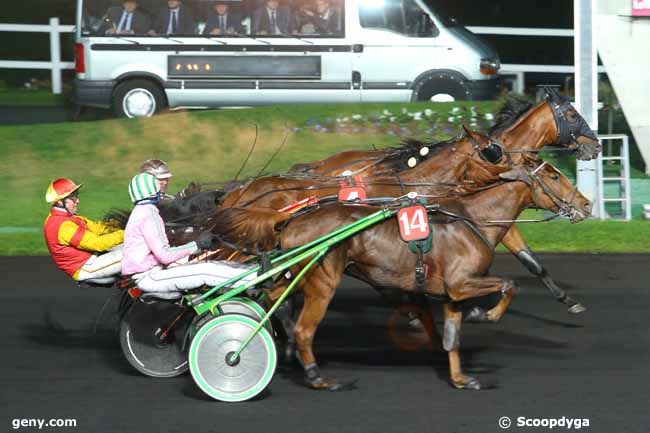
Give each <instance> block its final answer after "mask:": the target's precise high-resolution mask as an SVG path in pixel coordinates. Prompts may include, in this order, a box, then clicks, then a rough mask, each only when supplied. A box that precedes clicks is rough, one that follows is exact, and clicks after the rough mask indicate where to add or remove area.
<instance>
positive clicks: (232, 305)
mask: <svg viewBox="0 0 650 433" xmlns="http://www.w3.org/2000/svg"><path fill="white" fill-rule="evenodd" d="M219 307H220V308H221V311H223V312H224V314H231V313H235V314H243V315H244V316H250V317H252V318H254V319H255V320H257V321H261V320H262V317H264V316H265V315H266V311H264V309H263V308H262V307H260V305H259V304H258V303H257V302H255V301H253V300H252V299H248V298H239V297H235V298H230V299H228V300H227V301H224V302H222V303H220V304H219ZM264 327H265V328H266V330H267V331H269V333H270V334H271V335H273V325H271V321H270V320H267V321H266V323H265V324H264Z"/></svg>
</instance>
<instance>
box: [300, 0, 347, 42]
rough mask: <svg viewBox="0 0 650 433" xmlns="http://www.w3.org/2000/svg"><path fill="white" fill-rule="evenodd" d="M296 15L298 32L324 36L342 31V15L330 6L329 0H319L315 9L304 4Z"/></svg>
mask: <svg viewBox="0 0 650 433" xmlns="http://www.w3.org/2000/svg"><path fill="white" fill-rule="evenodd" d="M295 17H296V18H295V21H296V24H297V26H296V31H297V33H301V34H310V33H315V34H319V35H323V36H329V35H337V34H340V33H341V16H340V14H339V13H338V12H337V11H336V10H334V9H333V8H331V7H330V2H329V0H317V1H316V9H315V10H312V9H311V8H310V7H308V6H307V5H306V4H303V6H302V7H301V8H300V10H299V11H298V13H296V15H295Z"/></svg>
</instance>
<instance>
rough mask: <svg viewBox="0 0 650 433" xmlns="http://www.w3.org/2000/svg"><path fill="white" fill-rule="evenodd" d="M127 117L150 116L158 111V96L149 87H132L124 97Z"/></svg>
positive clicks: (123, 103) (123, 107)
mask: <svg viewBox="0 0 650 433" xmlns="http://www.w3.org/2000/svg"><path fill="white" fill-rule="evenodd" d="M122 109H123V110H124V114H126V117H130V118H133V117H150V116H152V115H153V114H154V113H155V112H156V98H155V97H154V96H153V93H151V92H150V91H149V90H147V89H143V88H137V89H132V90H129V91H128V92H127V94H126V95H124V98H123V99H122Z"/></svg>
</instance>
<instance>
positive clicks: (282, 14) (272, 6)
mask: <svg viewBox="0 0 650 433" xmlns="http://www.w3.org/2000/svg"><path fill="white" fill-rule="evenodd" d="M290 17H291V12H290V10H289V8H286V7H280V3H279V2H278V0H267V1H266V5H265V6H263V7H261V8H258V9H257V10H256V11H255V13H254V14H253V33H254V34H256V35H286V34H287V33H289V20H290Z"/></svg>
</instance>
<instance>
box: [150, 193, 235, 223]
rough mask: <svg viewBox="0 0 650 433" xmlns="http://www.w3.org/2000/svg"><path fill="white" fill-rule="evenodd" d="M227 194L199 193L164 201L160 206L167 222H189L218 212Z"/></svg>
mask: <svg viewBox="0 0 650 433" xmlns="http://www.w3.org/2000/svg"><path fill="white" fill-rule="evenodd" d="M224 195H225V192H224V191H222V190H214V191H199V192H196V193H194V194H191V195H189V196H187V197H174V198H173V199H172V200H163V201H161V202H160V204H159V205H158V209H159V210H160V216H161V217H162V219H163V220H164V221H165V222H180V223H184V222H187V223H188V224H189V223H190V222H191V221H192V220H194V219H195V218H196V217H200V216H201V215H204V214H208V213H211V212H212V211H214V210H216V209H217V207H218V205H219V203H220V202H221V199H222V198H223V197H224Z"/></svg>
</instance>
